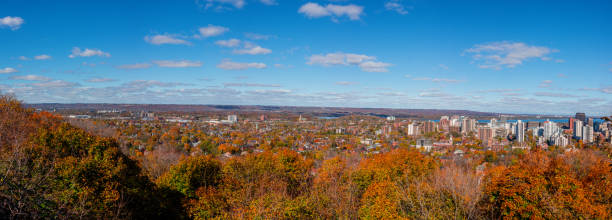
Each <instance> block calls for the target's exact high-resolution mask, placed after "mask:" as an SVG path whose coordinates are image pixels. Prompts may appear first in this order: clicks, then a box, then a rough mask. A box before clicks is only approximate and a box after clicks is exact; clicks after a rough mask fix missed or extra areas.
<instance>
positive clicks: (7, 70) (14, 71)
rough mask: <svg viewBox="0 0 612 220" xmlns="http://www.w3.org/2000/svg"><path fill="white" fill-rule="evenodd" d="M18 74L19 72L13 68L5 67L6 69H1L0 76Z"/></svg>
mask: <svg viewBox="0 0 612 220" xmlns="http://www.w3.org/2000/svg"><path fill="white" fill-rule="evenodd" d="M16 72H17V70H16V69H15V68H12V67H5V68H4V69H0V74H7V73H16Z"/></svg>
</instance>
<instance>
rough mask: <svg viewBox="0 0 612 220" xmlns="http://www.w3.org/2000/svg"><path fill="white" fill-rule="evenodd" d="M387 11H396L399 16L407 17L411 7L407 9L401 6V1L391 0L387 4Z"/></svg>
mask: <svg viewBox="0 0 612 220" xmlns="http://www.w3.org/2000/svg"><path fill="white" fill-rule="evenodd" d="M385 9H387V10H389V11H395V12H397V13H398V14H402V15H405V14H408V9H409V7H406V6H404V5H403V4H401V1H399V0H391V1H388V2H386V3H385Z"/></svg>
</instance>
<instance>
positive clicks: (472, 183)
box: [0, 96, 612, 219]
mask: <svg viewBox="0 0 612 220" xmlns="http://www.w3.org/2000/svg"><path fill="white" fill-rule="evenodd" d="M88 130H89V129H88ZM121 132H129V131H121ZM167 136H168V137H162V136H160V138H172V139H177V140H178V139H180V138H179V135H178V134H177V135H175V136H176V137H170V136H172V135H167ZM236 138H237V139H240V137H239V135H236ZM186 141H187V140H185V142H186ZM214 143H216V142H215V141H214V140H205V141H202V142H201V145H202V148H206V149H208V150H209V151H211V152H212V151H220V152H226V151H231V150H232V149H230V148H231V147H230V145H225V146H224V145H223V144H219V145H215V144H214ZM273 146H276V145H273ZM213 148H214V149H213ZM153 155H157V156H151V157H147V156H146V155H145V156H142V155H141V156H140V159H136V158H134V156H127V155H126V154H125V153H123V152H122V150H121V149H120V145H119V144H118V143H117V141H116V140H115V139H113V138H110V137H102V136H97V135H96V134H92V133H90V132H88V131H86V130H84V129H81V128H77V127H75V126H74V125H71V124H69V123H67V122H65V121H64V120H63V119H61V118H59V117H58V116H55V115H52V114H49V113H46V112H34V111H33V110H31V109H27V108H23V107H22V106H21V104H20V102H19V101H17V100H15V99H14V98H12V97H10V96H1V99H0V218H6V219H40V218H46V219H47V218H48V219H55V218H57V219H76V218H85V219H92V218H93V219H102V218H103V219H107V218H115V219H499V218H504V219H525V218H531V219H610V218H611V216H610V213H612V171H611V168H610V158H609V157H608V156H606V154H605V153H602V152H601V151H599V150H593V149H575V150H571V151H561V150H547V151H543V150H538V149H534V150H532V151H527V152H507V153H506V154H502V153H496V152H486V153H485V154H482V155H479V154H474V155H472V156H471V157H469V159H456V160H455V159H448V158H439V157H435V156H430V155H426V154H423V153H422V152H419V151H417V150H415V149H410V148H407V147H398V148H396V149H392V150H389V151H388V152H385V153H380V154H374V155H368V156H365V155H360V154H354V153H342V152H340V153H336V154H330V155H329V156H324V157H322V156H305V155H303V154H300V153H298V152H296V151H293V150H289V149H287V148H284V147H282V146H280V145H279V146H276V147H273V148H272V147H271V148H270V149H269V150H266V151H264V152H262V153H249V154H246V155H243V156H234V157H231V158H224V157H222V156H219V155H218V154H208V155H205V154H196V155H191V156H180V157H179V158H176V161H178V162H176V163H167V164H166V163H165V162H164V161H163V160H165V159H164V158H163V157H161V156H159V155H162V154H153ZM511 156H512V157H511ZM142 158H145V159H142ZM173 160H174V159H173ZM158 163H163V164H165V165H159V164H158ZM147 167H149V168H147ZM151 167H153V168H151ZM155 167H165V168H163V169H162V168H159V169H158V168H155ZM150 171H157V172H156V173H151V172H150Z"/></svg>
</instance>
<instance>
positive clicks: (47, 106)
mask: <svg viewBox="0 0 612 220" xmlns="http://www.w3.org/2000/svg"><path fill="white" fill-rule="evenodd" d="M27 106H29V107H32V108H39V109H43V110H47V111H49V110H56V111H62V110H81V111H97V110H108V109H117V110H124V111H150V112H169V111H176V112H211V111H232V112H238V113H239V112H275V113H283V112H286V113H293V114H311V115H315V116H344V115H355V114H357V115H372V116H380V117H384V116H389V115H393V116H396V117H399V118H437V117H439V116H441V115H465V116H473V117H493V116H498V115H499V113H493V112H477V111H469V110H447V109H393V108H345V107H302V106H264V105H168V104H104V103H100V104H89V103H75V104H62V103H41V104H27Z"/></svg>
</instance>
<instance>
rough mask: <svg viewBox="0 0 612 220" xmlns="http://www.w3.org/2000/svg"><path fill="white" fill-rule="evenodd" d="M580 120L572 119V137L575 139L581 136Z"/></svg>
mask: <svg viewBox="0 0 612 220" xmlns="http://www.w3.org/2000/svg"><path fill="white" fill-rule="evenodd" d="M582 127H583V124H582V121H580V120H576V121H574V137H575V138H577V139H581V138H582Z"/></svg>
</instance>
